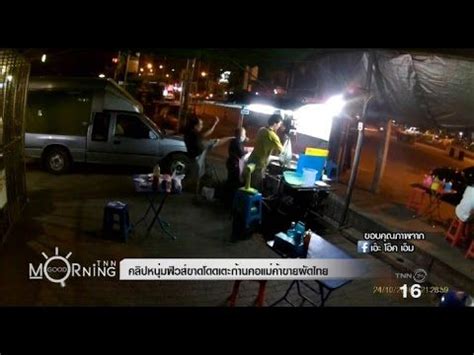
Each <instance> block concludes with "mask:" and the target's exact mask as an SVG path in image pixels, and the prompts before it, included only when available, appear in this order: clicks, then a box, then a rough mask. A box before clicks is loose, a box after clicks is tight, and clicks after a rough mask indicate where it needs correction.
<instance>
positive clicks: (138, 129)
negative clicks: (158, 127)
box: [115, 114, 150, 139]
mask: <svg viewBox="0 0 474 355" xmlns="http://www.w3.org/2000/svg"><path fill="white" fill-rule="evenodd" d="M149 134H150V129H149V128H148V127H147V126H146V125H145V124H144V123H143V122H142V121H140V119H139V118H138V117H136V116H132V115H124V114H120V115H117V122H116V126H115V135H116V136H120V137H127V138H135V139H149V138H150V136H149Z"/></svg>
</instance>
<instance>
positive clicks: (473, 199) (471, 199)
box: [456, 186, 474, 222]
mask: <svg viewBox="0 0 474 355" xmlns="http://www.w3.org/2000/svg"><path fill="white" fill-rule="evenodd" d="M473 210H474V187H473V186H467V187H466V190H465V191H464V194H463V195H462V200H461V202H460V203H459V205H457V206H456V216H457V217H458V218H459V219H460V220H461V221H462V222H466V221H467V220H468V219H469V217H471V212H472V211H473Z"/></svg>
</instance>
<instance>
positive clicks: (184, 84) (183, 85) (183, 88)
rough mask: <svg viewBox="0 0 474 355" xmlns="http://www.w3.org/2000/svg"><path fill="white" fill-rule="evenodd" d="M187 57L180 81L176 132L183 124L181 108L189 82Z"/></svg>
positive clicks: (182, 108)
mask: <svg viewBox="0 0 474 355" xmlns="http://www.w3.org/2000/svg"><path fill="white" fill-rule="evenodd" d="M188 78H189V59H187V60H186V70H185V72H184V78H183V82H182V83H181V96H180V98H179V112H178V132H180V131H181V127H182V126H183V110H184V103H185V96H186V95H187V94H188V86H189V85H188V82H189V79H188Z"/></svg>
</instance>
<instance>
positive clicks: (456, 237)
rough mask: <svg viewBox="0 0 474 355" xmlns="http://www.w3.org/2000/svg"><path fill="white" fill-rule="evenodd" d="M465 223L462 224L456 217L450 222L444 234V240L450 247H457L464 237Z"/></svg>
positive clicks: (466, 225)
mask: <svg viewBox="0 0 474 355" xmlns="http://www.w3.org/2000/svg"><path fill="white" fill-rule="evenodd" d="M467 227H468V224H467V223H464V222H462V221H461V220H459V219H458V218H457V217H456V218H454V220H453V221H452V222H451V225H450V226H449V228H448V231H447V233H446V240H447V241H448V242H450V243H451V245H452V246H455V245H458V244H459V242H460V241H461V240H462V239H464V238H465V237H466V228H467Z"/></svg>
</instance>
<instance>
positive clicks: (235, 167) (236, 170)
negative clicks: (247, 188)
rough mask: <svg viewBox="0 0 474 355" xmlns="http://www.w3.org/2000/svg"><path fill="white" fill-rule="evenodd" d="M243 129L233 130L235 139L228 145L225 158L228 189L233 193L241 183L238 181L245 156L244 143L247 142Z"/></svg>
mask: <svg viewBox="0 0 474 355" xmlns="http://www.w3.org/2000/svg"><path fill="white" fill-rule="evenodd" d="M245 133H246V132H245V128H243V127H242V128H237V129H236V130H235V137H234V138H233V139H232V140H231V141H230V144H229V157H228V158H227V162H226V166H227V183H228V185H229V188H230V189H231V190H232V191H234V190H236V189H237V188H239V187H240V186H241V185H242V183H241V180H240V176H241V173H242V171H241V167H242V166H243V164H242V159H243V157H244V155H245V154H246V151H245V148H244V145H243V144H244V142H245V141H246V140H247V138H246V134H245Z"/></svg>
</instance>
